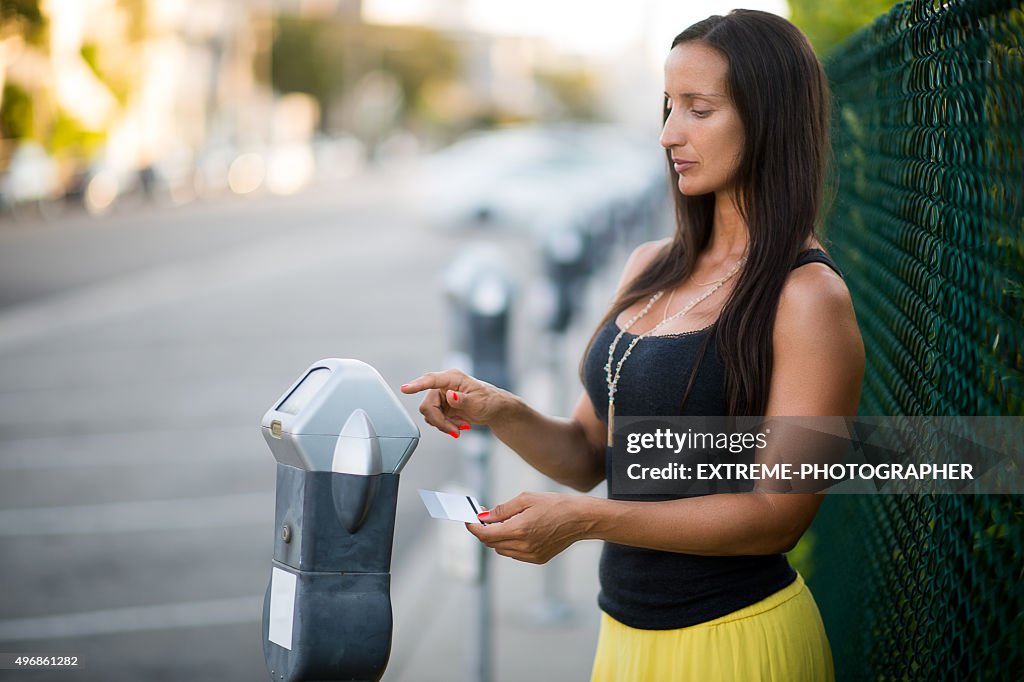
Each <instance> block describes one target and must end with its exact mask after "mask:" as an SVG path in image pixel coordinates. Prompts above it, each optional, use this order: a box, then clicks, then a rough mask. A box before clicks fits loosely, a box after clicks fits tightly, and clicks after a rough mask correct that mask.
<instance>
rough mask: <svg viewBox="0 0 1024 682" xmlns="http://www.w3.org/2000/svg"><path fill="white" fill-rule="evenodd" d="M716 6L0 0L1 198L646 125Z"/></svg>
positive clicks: (282, 172)
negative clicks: (566, 128)
mask: <svg viewBox="0 0 1024 682" xmlns="http://www.w3.org/2000/svg"><path fill="white" fill-rule="evenodd" d="M684 4H685V5H686V6H685V7H684V6H681V5H684ZM753 5H756V6H759V7H762V8H765V9H768V10H770V11H776V12H780V13H784V12H785V10H786V6H785V4H784V3H782V2H779V1H778V0H766V1H765V0H762V1H759V2H755V3H753ZM726 9H727V7H726V6H725V5H724V4H723V3H714V2H708V3H697V4H696V5H695V6H691V5H690V4H689V3H675V2H669V1H668V0H647V1H646V2H642V3H629V4H628V5H626V4H623V3H596V4H595V3H586V2H582V1H579V0H562V2H538V1H536V0H523V1H522V2H517V3H493V2H486V1H485V0H457V1H456V0H248V1H246V2H231V1H228V0H4V1H3V3H2V10H0V86H2V90H0V92H2V99H0V205H3V206H5V207H7V208H11V207H19V206H20V207H28V208H30V209H31V210H36V209H38V210H41V211H42V212H43V213H44V215H46V214H52V213H54V212H55V211H56V210H59V209H60V208H61V207H63V206H64V204H65V200H70V201H71V202H72V203H76V202H82V203H84V205H85V207H86V208H87V209H88V210H89V211H90V212H93V213H102V212H104V211H107V210H110V208H111V207H112V206H113V205H114V204H115V203H116V202H118V201H119V200H123V199H124V198H125V197H130V196H138V195H141V196H146V197H152V196H159V197H161V198H166V199H169V200H170V201H171V202H174V203H182V202H185V201H188V200H191V199H193V198H195V197H196V196H200V195H215V194H217V193H220V192H224V191H226V190H229V189H230V190H233V191H234V192H235V193H240V194H245V193H250V192H253V191H256V190H258V189H265V190H269V191H271V192H274V193H291V192H295V191H297V190H298V189H300V188H301V187H303V186H305V185H306V184H308V182H310V181H311V180H312V178H313V177H314V175H315V174H316V173H317V169H318V168H319V170H320V171H329V172H332V173H334V174H335V176H346V175H349V174H351V173H353V172H355V171H356V170H357V169H358V168H359V167H360V166H361V164H362V163H363V162H364V161H366V160H370V161H376V160H379V159H382V158H383V159H385V160H388V159H395V158H405V157H408V156H410V155H415V154H417V153H419V152H423V151H429V150H433V149H437V148H440V147H443V146H445V145H446V144H448V143H450V142H452V141H453V140H455V139H457V138H459V137H460V136H461V135H463V134H465V133H466V132H467V131H473V130H478V129H488V128H494V127H499V126H507V125H510V124H524V123H538V122H540V123H551V122H564V121H581V122H594V121H602V122H611V123H615V124H618V125H620V126H625V127H626V128H630V129H640V130H644V131H646V132H651V131H653V130H655V129H656V128H655V126H656V125H657V123H658V121H657V112H658V105H657V93H658V92H659V86H658V83H659V80H660V63H661V60H662V58H663V53H664V48H665V47H666V46H667V45H668V43H669V41H670V40H671V37H672V36H673V35H674V34H675V32H677V31H678V30H679V29H680V27H684V26H686V25H688V24H689V23H691V22H692V21H693V20H695V19H698V18H700V17H703V16H706V15H707V14H709V13H712V12H715V11H725V10H726ZM873 14H874V12H867V13H866V14H865V16H866V17H868V18H869V17H870V16H873ZM55 202H56V203H55Z"/></svg>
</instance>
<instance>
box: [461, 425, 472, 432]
mask: <svg viewBox="0 0 1024 682" xmlns="http://www.w3.org/2000/svg"><path fill="white" fill-rule="evenodd" d="M459 428H460V429H462V430H463V431H469V428H470V427H469V424H459Z"/></svg>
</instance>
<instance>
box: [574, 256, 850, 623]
mask: <svg viewBox="0 0 1024 682" xmlns="http://www.w3.org/2000/svg"><path fill="white" fill-rule="evenodd" d="M807 263H824V264H826V265H828V266H829V267H831V268H832V269H833V270H835V271H836V272H837V273H839V274H840V276H842V273H840V272H839V269H838V268H837V267H836V265H835V263H833V262H832V260H831V258H829V256H828V255H827V254H826V253H825V252H824V251H822V250H821V249H808V250H807V251H804V252H803V253H801V254H800V256H799V257H798V259H797V261H796V264H795V265H794V266H793V267H794V268H797V267H800V266H801V265H805V264H807ZM712 329H713V325H712V326H711V327H706V328H704V329H699V330H696V331H692V332H684V333H682V334H669V335H665V336H648V337H646V338H644V340H643V341H641V342H640V343H638V344H636V346H635V347H634V348H633V351H632V353H631V354H630V357H629V361H628V362H627V363H626V364H625V365H624V366H623V369H624V371H623V373H622V377H621V378H620V380H619V384H618V387H617V389H616V393H615V410H616V414H617V415H636V416H662V415H678V414H683V415H690V416H699V415H711V416H719V415H725V414H726V413H727V412H726V399H725V367H724V365H723V363H722V358H721V356H720V354H719V353H718V350H717V348H716V344H715V343H714V339H711V340H710V342H709V343H708V345H707V348H706V350H705V352H704V356H703V359H702V360H701V362H700V365H699V366H698V372H697V377H696V379H695V380H694V385H693V389H692V390H691V393H690V396H689V398H688V399H687V401H686V403H685V405H683V404H682V395H683V392H684V390H685V388H686V385H687V382H688V381H689V378H690V370H691V368H692V367H693V364H694V362H695V360H696V359H697V356H698V355H699V352H700V349H701V346H702V344H703V343H704V341H705V339H706V338H707V336H708V335H709V334H710V333H711V331H712ZM618 332H619V327H618V326H617V325H616V322H615V320H614V319H612V320H610V321H609V322H608V323H607V324H606V325H605V326H604V327H602V329H601V330H600V332H599V333H598V334H597V336H596V337H595V339H594V343H593V344H592V346H591V349H590V353H589V354H588V355H587V358H586V362H585V363H584V384H585V388H586V391H587V394H588V395H589V396H590V400H591V402H592V403H593V404H594V409H595V411H596V412H597V415H598V416H599V417H600V418H601V421H604V422H607V421H608V386H607V383H606V377H605V370H604V365H605V362H606V361H607V359H608V346H609V345H610V344H611V342H612V340H613V339H614V338H615V335H616V334H618ZM632 337H633V335H632V334H629V333H628V332H627V333H625V334H623V337H622V341H621V342H620V343H619V345H618V347H617V348H616V355H615V358H614V361H613V362H618V360H619V359H620V358H621V357H622V353H623V352H624V350H625V348H626V346H628V345H629V341H630V340H631V339H632ZM681 405H682V407H683V409H682V411H680V406H681ZM610 458H611V449H610V448H609V449H608V450H607V452H606V460H610ZM610 470H611V468H610V461H609V462H608V465H607V468H606V471H610ZM609 498H611V499H619V498H618V497H617V496H612V495H609ZM623 499H626V498H623ZM599 577H600V582H601V593H600V595H599V596H598V605H599V606H600V607H601V609H602V610H603V611H605V612H606V613H607V614H608V615H610V616H611V617H612V618H614V619H616V620H617V621H619V622H620V623H624V624H626V625H628V626H630V627H633V628H640V629H644V630H670V629H675V628H682V627H688V626H690V625H696V624H697V623H704V622H707V621H709V620H714V619H715V618H718V617H720V616H724V615H725V614H727V613H731V612H733V611H736V610H737V609H741V608H743V607H745V606H749V605H751V604H753V603H755V602H758V601H760V600H761V599H764V598H765V597H767V596H768V595H770V594H772V593H774V592H776V591H778V590H780V589H782V588H783V587H785V586H787V585H789V584H790V583H791V582H793V580H795V579H796V572H795V571H794V570H793V569H792V567H790V565H789V562H788V561H787V560H786V557H785V556H784V555H782V554H770V555H756V556H753V555H752V556H700V555H695V554H682V553H678V552H662V551H658V550H652V549H643V548H639V547H630V546H627V545H619V544H616V543H613V542H606V543H604V549H603V551H602V553H601V564H600V569H599Z"/></svg>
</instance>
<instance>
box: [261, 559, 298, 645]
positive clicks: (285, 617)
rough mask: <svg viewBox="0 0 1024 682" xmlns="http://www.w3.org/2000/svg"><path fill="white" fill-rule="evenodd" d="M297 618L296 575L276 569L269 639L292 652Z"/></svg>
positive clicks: (273, 577)
mask: <svg viewBox="0 0 1024 682" xmlns="http://www.w3.org/2000/svg"><path fill="white" fill-rule="evenodd" d="M294 618H295V574H294V573H289V572H288V571H282V570H281V569H280V568H277V567H276V566H275V567H274V569H273V571H272V572H271V574H270V627H269V628H268V630H269V632H268V633H267V639H269V640H270V641H271V642H273V643H274V644H277V645H278V646H282V647H284V648H285V649H288V650H289V651H291V648H292V622H293V621H294Z"/></svg>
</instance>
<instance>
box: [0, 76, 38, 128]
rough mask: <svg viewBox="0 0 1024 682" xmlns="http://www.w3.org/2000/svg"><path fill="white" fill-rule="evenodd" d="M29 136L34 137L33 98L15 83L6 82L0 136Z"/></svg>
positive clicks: (1, 108)
mask: <svg viewBox="0 0 1024 682" xmlns="http://www.w3.org/2000/svg"><path fill="white" fill-rule="evenodd" d="M28 137H32V98H31V97H30V96H29V94H28V93H27V92H25V90H24V89H22V88H20V87H18V86H17V85H15V84H14V83H5V84H4V93H3V104H2V105H0V138H4V139H8V140H22V139H25V138H28Z"/></svg>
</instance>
